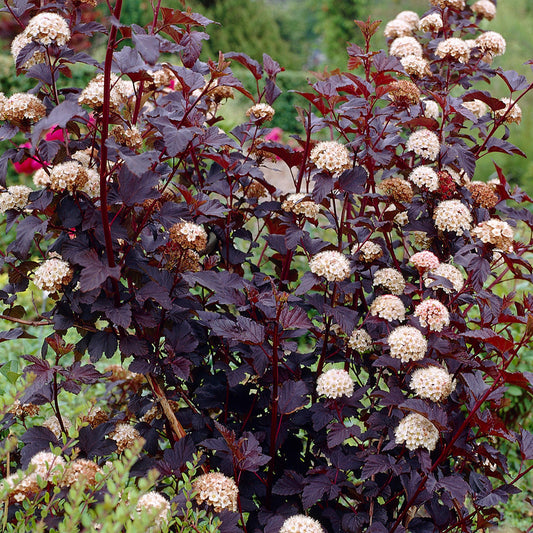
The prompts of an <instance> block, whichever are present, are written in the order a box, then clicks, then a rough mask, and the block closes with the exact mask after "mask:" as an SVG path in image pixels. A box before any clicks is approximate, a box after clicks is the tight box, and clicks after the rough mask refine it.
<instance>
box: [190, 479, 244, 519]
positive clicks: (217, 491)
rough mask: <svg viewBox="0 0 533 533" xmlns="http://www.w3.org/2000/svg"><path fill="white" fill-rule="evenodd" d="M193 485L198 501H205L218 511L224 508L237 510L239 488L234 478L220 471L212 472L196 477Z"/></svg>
mask: <svg viewBox="0 0 533 533" xmlns="http://www.w3.org/2000/svg"><path fill="white" fill-rule="evenodd" d="M192 487H193V490H194V491H195V492H196V501H197V503H199V504H200V503H204V502H205V503H207V504H208V505H211V506H212V507H213V509H214V510H215V512H217V513H219V512H220V511H222V509H228V510H229V511H234V512H235V511H236V510H237V498H238V496H239V489H238V488H237V485H236V484H235V481H234V480H233V479H232V478H230V477H226V476H225V475H224V474H221V473H220V472H210V473H209V474H203V475H201V476H200V477H198V478H196V479H195V481H194V483H193V485H192Z"/></svg>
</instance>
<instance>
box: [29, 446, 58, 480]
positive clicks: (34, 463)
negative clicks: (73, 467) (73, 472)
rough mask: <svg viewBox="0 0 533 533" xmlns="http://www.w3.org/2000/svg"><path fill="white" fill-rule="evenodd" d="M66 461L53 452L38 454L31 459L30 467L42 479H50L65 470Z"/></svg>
mask: <svg viewBox="0 0 533 533" xmlns="http://www.w3.org/2000/svg"><path fill="white" fill-rule="evenodd" d="M65 464H66V463H65V459H63V457H61V456H60V455H56V454H55V453H52V452H44V451H43V452H38V453H36V454H35V455H34V456H33V457H32V458H31V459H30V463H29V466H30V467H33V472H34V473H35V474H37V475H38V476H39V477H41V478H42V479H48V478H49V477H50V476H51V475H52V474H53V473H54V472H58V471H61V470H63V468H64V467H65Z"/></svg>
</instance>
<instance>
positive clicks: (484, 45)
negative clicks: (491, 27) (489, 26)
mask: <svg viewBox="0 0 533 533" xmlns="http://www.w3.org/2000/svg"><path fill="white" fill-rule="evenodd" d="M476 46H477V47H478V48H479V49H480V50H481V51H482V52H483V53H486V54H490V55H491V56H501V55H503V54H504V53H505V49H506V47H507V44H506V42H505V39H504V38H503V37H502V36H501V35H500V34H499V33H497V32H495V31H486V32H485V33H482V34H481V35H479V36H478V37H477V38H476Z"/></svg>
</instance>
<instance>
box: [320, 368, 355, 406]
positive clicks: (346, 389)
mask: <svg viewBox="0 0 533 533" xmlns="http://www.w3.org/2000/svg"><path fill="white" fill-rule="evenodd" d="M353 388H354V385H353V380H352V378H351V377H350V374H348V372H346V370H342V369H340V368H332V369H330V370H328V371H326V372H324V373H323V374H320V376H318V378H317V380H316V392H317V394H319V395H322V394H323V395H324V396H326V398H331V399H335V398H340V397H341V396H348V397H350V396H351V395H352V394H353Z"/></svg>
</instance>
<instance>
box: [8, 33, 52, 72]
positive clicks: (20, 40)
mask: <svg viewBox="0 0 533 533" xmlns="http://www.w3.org/2000/svg"><path fill="white" fill-rule="evenodd" d="M31 42H32V40H31V39H30V38H29V37H28V35H27V33H26V32H25V31H23V32H22V33H19V34H18V35H17V36H16V37H15V38H14V39H13V41H11V56H12V57H13V61H14V63H15V65H16V64H17V58H18V56H19V54H20V52H22V50H23V48H25V47H26V46H28V45H29V44H30V43H31ZM45 61H46V55H45V54H44V52H42V51H39V50H35V51H34V52H33V54H32V56H31V57H30V58H28V59H26V61H25V62H24V63H23V64H22V65H21V68H22V69H23V70H28V69H29V68H30V67H33V66H34V65H38V64H39V63H44V62H45Z"/></svg>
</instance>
